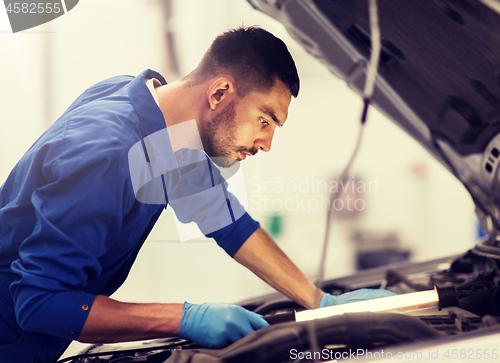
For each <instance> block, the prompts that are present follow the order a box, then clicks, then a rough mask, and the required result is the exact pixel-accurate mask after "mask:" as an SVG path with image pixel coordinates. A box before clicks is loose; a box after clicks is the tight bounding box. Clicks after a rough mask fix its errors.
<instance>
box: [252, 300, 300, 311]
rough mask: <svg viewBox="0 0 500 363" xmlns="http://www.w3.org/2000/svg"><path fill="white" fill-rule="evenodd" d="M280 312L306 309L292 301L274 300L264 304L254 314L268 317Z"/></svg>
mask: <svg viewBox="0 0 500 363" xmlns="http://www.w3.org/2000/svg"><path fill="white" fill-rule="evenodd" d="M279 310H305V308H304V307H303V306H301V305H299V304H297V303H296V302H295V301H292V300H284V299H281V300H273V301H269V302H267V303H265V304H262V305H261V306H259V307H258V308H257V309H255V310H254V311H253V312H254V313H257V314H260V315H267V314H270V313H273V312H276V311H279Z"/></svg>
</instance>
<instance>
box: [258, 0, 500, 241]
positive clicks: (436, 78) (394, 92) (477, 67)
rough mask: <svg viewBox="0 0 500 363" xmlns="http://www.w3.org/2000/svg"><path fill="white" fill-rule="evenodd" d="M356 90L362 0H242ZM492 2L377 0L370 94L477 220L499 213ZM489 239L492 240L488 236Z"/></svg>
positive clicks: (363, 40) (497, 61)
mask: <svg viewBox="0 0 500 363" xmlns="http://www.w3.org/2000/svg"><path fill="white" fill-rule="evenodd" d="M248 1H249V2H250V3H251V4H252V6H253V7H254V8H256V9H258V10H260V11H262V12H264V13H266V14H268V15H270V16H272V17H273V18H275V19H277V20H278V21H280V22H281V23H282V24H283V25H284V26H285V27H286V28H287V30H288V32H289V33H290V34H291V35H292V37H294V38H295V39H296V40H297V41H298V42H299V43H300V44H301V45H302V46H303V47H304V48H305V49H306V50H307V51H308V52H309V53H310V54H311V55H313V56H314V57H316V58H317V59H319V60H320V61H321V62H323V63H324V64H325V66H326V67H327V68H328V69H329V70H330V71H331V72H332V73H334V74H335V75H336V76H337V77H339V78H341V79H343V80H345V81H346V82H347V83H348V85H349V86H350V87H351V88H352V89H353V90H354V91H355V92H357V93H358V94H361V92H362V89H363V86H364V84H365V78H366V74H367V66H368V59H369V56H370V51H371V37H370V27H369V15H368V1H353V0H248ZM499 4H500V2H498V1H493V0H484V1H480V0H418V1H395V0H379V1H378V13H379V24H380V32H381V37H382V53H381V58H380V63H379V68H378V76H377V82H376V88H375V93H374V96H373V97H372V104H373V105H374V106H375V107H377V108H378V109H379V110H380V111H382V112H383V113H384V114H385V115H386V116H387V117H389V118H390V119H391V120H393V121H394V122H395V123H396V124H398V125H399V126H400V127H401V128H403V129H404V130H405V131H406V132H407V133H408V134H410V135H411V136H412V137H413V138H414V139H416V140H417V141H418V142H419V143H420V144H421V145H422V146H423V147H425V148H426V149H427V150H428V151H429V152H430V153H431V154H433V156H434V157H435V158H436V159H438V160H439V161H440V162H441V163H442V164H443V165H445V166H446V167H447V168H448V169H449V170H450V171H451V172H452V173H453V174H454V175H455V176H456V177H457V178H459V179H460V180H461V181H462V182H463V183H464V185H465V186H466V188H467V189H468V190H469V192H470V193H471V195H472V198H473V199H474V202H475V204H476V207H477V212H478V216H479V217H480V220H482V222H483V223H484V222H485V219H486V217H489V218H490V219H491V221H494V222H493V223H490V224H489V226H488V225H487V224H486V223H484V228H485V229H486V230H487V231H488V232H490V236H493V240H494V236H495V235H496V234H497V233H496V231H497V230H498V229H499V228H497V227H498V226H497V225H496V224H497V223H498V222H495V221H498V220H499V219H500V212H499V210H500V209H499V205H500V180H499V175H498V169H499V161H500V14H499V12H498V11H499V10H498V8H500V5H499ZM495 244H496V243H495Z"/></svg>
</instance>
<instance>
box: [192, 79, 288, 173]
mask: <svg viewBox="0 0 500 363" xmlns="http://www.w3.org/2000/svg"><path fill="white" fill-rule="evenodd" d="M291 98H292V96H291V94H290V92H289V91H288V89H287V88H286V86H285V85H284V84H283V82H281V81H279V80H277V81H276V82H275V84H274V86H273V87H272V88H271V90H269V91H267V92H250V93H248V94H247V95H246V96H245V97H243V98H241V97H237V98H235V99H234V100H233V101H232V102H231V103H230V104H228V105H227V106H226V107H225V108H224V109H223V110H221V111H220V112H219V113H217V114H215V115H214V116H213V118H212V119H211V120H210V121H208V122H206V123H204V125H206V127H204V130H202V132H201V134H202V135H201V137H202V141H203V147H204V149H205V152H206V153H207V154H208V155H209V156H210V157H212V158H214V162H215V163H217V164H218V165H219V166H222V167H229V166H231V165H232V164H234V163H235V162H236V161H241V160H244V159H245V158H246V157H247V156H248V155H255V154H256V153H257V152H258V151H259V150H263V151H269V150H270V149H271V143H272V139H273V135H274V130H275V129H276V127H278V126H282V125H283V124H284V122H285V120H286V118H287V116H288V106H289V105H290V101H291Z"/></svg>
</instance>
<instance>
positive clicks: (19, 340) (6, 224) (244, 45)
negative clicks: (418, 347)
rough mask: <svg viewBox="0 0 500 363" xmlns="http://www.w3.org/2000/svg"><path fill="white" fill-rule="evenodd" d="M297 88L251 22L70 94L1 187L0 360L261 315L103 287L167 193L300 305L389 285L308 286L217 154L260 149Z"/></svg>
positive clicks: (227, 332)
mask: <svg viewBox="0 0 500 363" xmlns="http://www.w3.org/2000/svg"><path fill="white" fill-rule="evenodd" d="M298 91H299V79H298V75H297V71H296V69H295V64H294V62H293V59H292V57H291V56H290V54H289V53H288V50H287V48H286V46H285V45H284V43H283V42H282V41H281V40H279V39H278V38H276V37H274V36H273V35H271V34H270V33H268V32H266V31H265V30H263V29H260V28H255V27H251V28H241V29H236V30H233V31H230V32H227V33H224V34H223V35H221V36H219V37H218V38H216V40H215V41H214V42H213V44H212V45H211V47H210V48H209V50H208V51H207V53H206V54H205V56H204V57H203V59H202V61H201V62H200V64H199V66H198V67H197V68H196V69H195V70H194V71H193V72H192V73H191V74H189V75H188V76H186V77H185V78H183V79H181V80H180V81H177V82H174V83H171V84H166V82H165V80H164V79H163V77H162V76H161V75H159V74H158V73H156V72H153V71H150V70H148V71H145V72H143V73H142V74H141V75H139V76H138V77H136V78H132V77H115V78H112V79H109V80H106V81H103V82H100V83H98V84H97V85H94V86H92V87H91V88H89V89H88V90H86V91H85V92H84V93H83V94H82V95H81V96H80V97H78V99H77V100H76V101H75V102H74V103H73V104H72V105H71V106H70V107H69V109H68V110H67V111H66V112H65V113H64V114H63V115H62V116H61V118H59V119H58V120H57V121H56V122H55V123H54V124H53V125H52V126H51V127H50V128H49V129H48V130H47V131H46V132H45V133H44V134H43V135H42V136H41V137H40V139H39V140H37V141H36V142H35V144H34V145H33V146H32V147H31V148H30V149H29V150H28V152H27V153H26V154H25V155H24V156H23V158H22V159H21V160H20V161H19V163H18V164H17V165H16V166H15V168H14V169H13V171H12V173H11V174H10V175H9V177H8V179H7V181H6V182H5V184H4V185H2V187H1V188H0V226H1V228H0V301H1V303H2V309H1V312H0V361H1V362H16V363H18V362H52V361H54V360H55V359H56V358H57V357H58V356H59V355H60V354H61V353H62V352H63V351H64V349H65V348H66V346H67V345H68V344H69V342H70V341H71V340H74V339H78V340H79V341H82V342H120V341H129V340H139V339H150V338H158V337H168V336H180V337H182V338H186V339H190V340H194V341H196V342H198V343H200V344H202V345H204V346H207V347H214V348H215V347H223V346H226V345H228V344H231V343H232V342H234V341H235V340H238V339H239V338H241V337H243V336H245V335H247V334H249V333H251V332H253V331H255V330H256V329H259V328H262V327H265V326H267V323H266V322H265V321H264V320H263V319H262V318H261V317H260V316H259V315H257V314H254V313H250V312H248V311H246V310H245V309H243V308H241V307H239V306H235V305H228V304H201V305H194V304H190V303H187V302H186V303H184V304H129V303H122V302H119V301H116V300H113V299H110V298H109V297H108V296H109V295H111V294H112V293H113V292H114V291H115V290H116V289H117V288H118V287H119V286H120V285H121V284H122V283H123V281H124V280H125V278H126V276H127V274H128V272H129V270H130V268H131V266H132V264H133V262H134V259H135V257H136V255H137V253H138V251H139V249H140V248H141V246H142V244H143V242H144V240H145V239H146V237H147V235H148V233H149V232H150V230H151V228H152V227H153V225H154V223H155V222H156V220H157V218H158V217H159V215H160V213H161V211H162V210H163V209H164V208H166V206H167V204H170V205H171V206H172V207H173V208H174V211H175V212H176V214H177V216H178V217H179V219H180V220H181V221H183V222H191V221H195V222H196V223H198V225H199V226H200V229H201V230H202V231H203V232H204V233H205V234H206V235H207V236H210V237H213V238H214V239H215V240H216V241H217V243H218V244H219V245H220V246H221V247H222V248H224V250H225V251H226V252H227V253H228V254H229V255H230V256H232V257H234V258H235V259H236V261H238V262H239V263H241V264H243V265H244V266H246V267H248V268H249V269H250V270H252V271H253V272H254V273H256V274H257V275H258V276H259V277H261V278H262V279H264V280H265V281H267V282H268V283H269V284H270V285H272V286H273V287H275V288H276V289H278V290H279V291H281V292H283V293H284V294H286V295H287V296H289V297H290V298H292V299H294V300H295V301H297V302H298V303H300V304H301V305H303V306H305V307H307V308H314V307H318V302H317V301H316V296H321V302H320V304H319V306H327V305H332V304H336V303H342V302H347V301H350V300H357V299H366V298H373V297H378V296H385V294H386V292H380V293H375V292H370V291H362V292H359V293H355V294H354V295H352V294H351V295H348V294H346V295H343V296H341V297H334V296H331V295H329V294H324V293H323V292H319V295H317V289H316V287H315V286H314V285H313V284H312V283H311V282H310V281H309V280H308V279H307V278H306V277H305V276H304V275H303V274H302V273H301V272H300V271H299V270H298V269H297V268H296V267H295V266H294V265H293V263H292V262H291V261H290V260H289V259H288V258H287V257H286V256H285V255H284V254H283V252H282V251H281V250H280V249H279V248H278V247H277V246H276V244H275V243H274V242H273V241H272V239H271V238H270V237H269V236H268V234H267V233H266V232H265V231H264V230H263V229H262V228H260V227H259V225H258V223H257V222H255V221H254V220H253V219H252V218H251V217H250V216H249V215H248V214H247V213H246V212H245V211H244V210H243V209H242V207H241V205H239V203H238V201H237V200H236V199H235V198H234V197H233V196H232V195H230V193H227V190H226V184H225V181H224V180H223V178H222V177H221V175H220V173H219V172H218V170H217V168H216V167H215V165H213V164H212V161H214V162H216V163H217V164H218V165H220V166H222V167H227V166H230V165H232V164H233V163H234V162H235V161H241V160H244V159H245V158H246V157H247V156H249V155H254V154H255V153H257V152H258V151H259V150H262V151H269V150H270V148H271V142H272V138H273V134H274V132H275V130H276V128H277V127H279V126H282V125H283V124H284V123H285V120H286V118H287V112H288V106H289V104H290V100H291V97H292V96H293V97H296V96H297V94H298ZM203 150H204V152H203ZM205 152H206V154H205ZM207 155H208V156H209V157H210V159H208V158H207Z"/></svg>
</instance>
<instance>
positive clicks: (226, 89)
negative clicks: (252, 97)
mask: <svg viewBox="0 0 500 363" xmlns="http://www.w3.org/2000/svg"><path fill="white" fill-rule="evenodd" d="M235 96H236V88H235V82H234V79H233V78H232V77H230V76H220V77H217V78H216V79H214V80H213V81H212V82H211V83H210V85H209V87H208V89H207V93H206V97H207V101H208V106H209V107H210V109H211V110H216V109H217V108H218V107H221V106H222V107H224V106H226V105H228V104H230V103H231V101H232V100H233V99H234V98H235Z"/></svg>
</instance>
